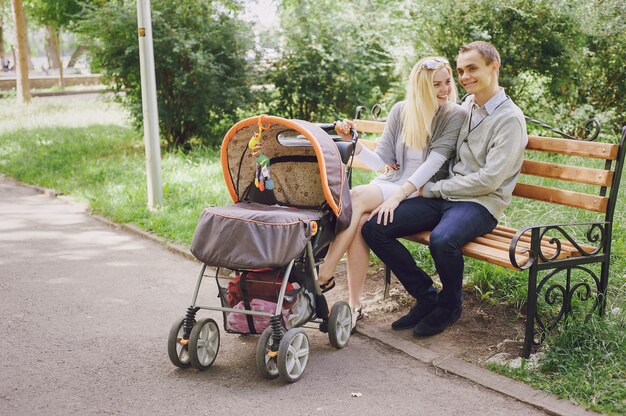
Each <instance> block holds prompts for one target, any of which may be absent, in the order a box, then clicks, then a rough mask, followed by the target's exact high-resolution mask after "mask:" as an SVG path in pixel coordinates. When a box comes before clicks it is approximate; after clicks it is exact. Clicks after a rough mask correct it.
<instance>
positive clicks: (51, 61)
mask: <svg viewBox="0 0 626 416" xmlns="http://www.w3.org/2000/svg"><path fill="white" fill-rule="evenodd" d="M55 35H56V31H55V29H54V28H53V27H52V26H46V55H47V57H48V69H58V68H59V59H58V56H57V53H56V48H55V42H54V37H55Z"/></svg>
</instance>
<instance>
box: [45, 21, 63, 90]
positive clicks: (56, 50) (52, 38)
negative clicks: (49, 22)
mask: <svg viewBox="0 0 626 416" xmlns="http://www.w3.org/2000/svg"><path fill="white" fill-rule="evenodd" d="M46 31H47V33H48V35H47V36H48V38H49V42H48V44H49V45H50V47H51V48H50V49H51V52H52V57H53V59H52V61H53V62H54V63H55V64H56V67H57V68H58V69H59V87H61V89H63V87H64V84H65V83H64V82H63V61H62V59H61V48H60V47H59V31H58V30H56V29H55V28H53V27H52V26H48V27H47V28H46ZM50 68H52V66H50Z"/></svg>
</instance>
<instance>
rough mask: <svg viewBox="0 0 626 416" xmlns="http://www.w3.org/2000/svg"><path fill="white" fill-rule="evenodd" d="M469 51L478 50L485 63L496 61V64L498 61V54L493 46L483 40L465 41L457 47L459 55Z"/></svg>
mask: <svg viewBox="0 0 626 416" xmlns="http://www.w3.org/2000/svg"><path fill="white" fill-rule="evenodd" d="M469 51H478V53H479V54H480V55H481V56H482V57H483V58H485V62H487V65H489V64H491V63H492V62H493V61H496V62H497V63H498V65H500V64H501V62H500V54H499V53H498V50H497V49H496V47H495V46H493V45H492V44H491V43H489V42H485V41H484V40H475V41H474V42H470V43H467V44H465V45H463V46H461V47H460V48H459V55H460V54H462V53H465V52H469Z"/></svg>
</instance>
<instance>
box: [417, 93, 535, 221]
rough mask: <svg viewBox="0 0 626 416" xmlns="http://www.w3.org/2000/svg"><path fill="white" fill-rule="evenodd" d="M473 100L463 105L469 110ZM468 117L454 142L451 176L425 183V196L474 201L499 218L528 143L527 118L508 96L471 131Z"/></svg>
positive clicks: (510, 196)
mask: <svg viewBox="0 0 626 416" xmlns="http://www.w3.org/2000/svg"><path fill="white" fill-rule="evenodd" d="M472 103H473V100H466V101H465V102H464V103H463V107H464V108H465V109H466V111H467V112H468V113H469V112H470V108H471V107H470V106H471V105H472ZM469 119H470V118H469V117H467V118H466V120H465V122H464V123H463V127H462V128H461V132H460V136H459V140H458V143H457V155H456V158H455V160H454V163H452V164H451V165H450V176H449V177H448V178H447V179H444V180H441V181H439V182H437V183H427V184H426V185H425V186H424V196H425V197H426V198H444V199H447V200H450V201H471V202H477V203H479V204H481V205H482V206H484V207H485V208H487V210H489V212H490V213H491V214H492V215H493V216H494V218H496V219H499V218H500V216H501V215H502V212H503V211H504V209H505V208H506V207H507V206H508V205H509V204H510V203H511V199H512V195H513V189H514V188H515V184H516V183H517V178H518V176H519V173H520V170H521V167H522V161H523V160H524V149H525V148H526V144H527V143H528V135H527V133H526V121H525V120H524V115H523V114H522V111H521V110H520V109H519V107H517V106H516V105H515V104H514V103H513V101H512V100H511V99H507V100H506V101H504V102H503V103H502V104H501V105H500V106H499V107H498V108H496V109H495V111H493V113H491V114H490V115H489V116H487V117H486V118H485V119H484V120H483V121H482V122H481V123H480V124H479V125H478V126H477V127H476V128H474V130H471V131H470V127H469V123H470V120H469Z"/></svg>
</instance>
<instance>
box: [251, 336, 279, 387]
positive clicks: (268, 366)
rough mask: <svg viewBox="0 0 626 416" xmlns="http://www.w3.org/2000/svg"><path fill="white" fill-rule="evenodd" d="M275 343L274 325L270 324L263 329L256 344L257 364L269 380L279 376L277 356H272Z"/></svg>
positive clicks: (261, 372)
mask: <svg viewBox="0 0 626 416" xmlns="http://www.w3.org/2000/svg"><path fill="white" fill-rule="evenodd" d="M283 333H284V331H283ZM273 343H274V340H273V339H272V327H271V326H268V327H267V328H265V330H263V333H262V334H261V337H260V338H259V343H258V344H257V346H256V366H257V368H258V370H259V374H261V375H262V376H263V377H265V378H267V379H269V380H273V379H275V378H276V377H278V364H277V356H276V355H274V356H273V357H271V356H270V351H271V348H272V344H273Z"/></svg>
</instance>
